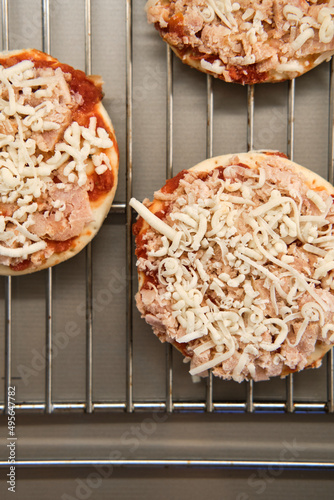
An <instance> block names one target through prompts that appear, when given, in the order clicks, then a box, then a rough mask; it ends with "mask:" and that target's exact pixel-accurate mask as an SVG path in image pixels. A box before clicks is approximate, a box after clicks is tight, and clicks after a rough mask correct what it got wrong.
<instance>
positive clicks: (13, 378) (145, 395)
mask: <svg viewBox="0 0 334 500" xmlns="http://www.w3.org/2000/svg"><path fill="white" fill-rule="evenodd" d="M1 6H2V17H1V29H2V33H1V38H2V42H3V48H4V49H6V48H8V47H10V48H12V49H16V48H20V47H29V46H35V47H36V48H40V49H43V50H45V51H46V52H50V53H51V54H52V55H54V56H55V57H58V58H59V59H61V60H62V61H64V62H67V63H69V64H71V65H73V66H76V67H78V68H81V69H83V70H86V71H87V73H98V74H102V76H103V78H104V80H105V86H104V92H105V98H104V103H105V106H106V108H107V110H108V111H109V112H110V115H111V117H112V120H113V122H114V125H115V129H116V134H117V138H118V142H119V147H120V153H121V163H120V172H119V177H120V178H119V188H118V190H117V194H116V198H115V202H114V204H113V206H112V209H111V211H110V214H109V215H108V217H107V219H106V221H105V224H104V226H103V228H102V229H101V231H100V233H99V234H98V235H97V237H96V238H95V239H94V241H93V242H92V244H91V245H89V247H88V248H87V249H86V250H85V251H84V252H82V253H81V254H80V255H78V256H77V257H75V258H74V259H72V260H70V261H68V262H66V263H63V264H61V265H60V266H58V267H56V268H54V270H52V271H51V270H49V271H42V272H40V273H37V274H35V275H31V276H27V277H22V278H21V277H20V278H16V277H15V278H12V279H11V278H1V279H0V285H1V288H0V307H1V310H2V311H3V313H1V314H2V316H1V317H2V318H3V320H2V321H1V323H0V360H1V364H0V370H1V376H2V378H3V380H4V384H2V387H1V388H0V410H1V411H2V412H3V413H4V414H5V413H6V411H7V409H8V408H7V398H6V396H5V395H6V394H7V391H8V387H9V386H11V385H15V386H16V389H17V400H16V411H17V421H18V424H17V432H18V437H19V443H20V447H18V455H17V460H18V461H17V467H18V468H20V470H22V473H21V475H20V478H22V485H24V488H25V489H24V491H25V492H26V496H18V498H34V499H35V498H45V493H42V491H44V492H45V491H49V493H48V495H50V494H52V495H53V494H54V498H63V497H62V495H64V494H68V495H72V498H73V495H74V491H75V489H73V488H74V486H73V484H76V483H75V481H77V480H78V478H81V480H85V478H86V475H85V474H87V473H86V472H85V473H83V472H82V471H81V472H80V470H81V468H85V469H86V468H87V469H88V468H89V467H91V468H92V467H93V469H92V470H93V471H96V467H98V466H99V465H105V466H109V467H111V466H120V465H122V466H137V467H138V471H140V472H138V477H142V478H143V481H144V482H145V484H146V485H149V486H148V487H154V486H152V485H153V483H151V482H150V478H149V476H148V475H147V473H146V471H147V470H149V469H150V468H151V467H156V468H155V470H154V474H158V476H159V477H160V479H161V481H162V483H161V484H162V485H163V486H161V488H163V491H162V492H161V498H170V497H171V496H172V497H173V496H174V497H177V494H178V492H179V491H183V490H182V486H181V479H182V478H181V476H180V468H181V467H184V472H183V477H189V478H190V479H191V480H192V484H193V485H196V484H198V485H199V487H198V489H196V487H193V490H192V498H193V499H194V500H197V498H202V497H203V491H204V490H203V487H202V483H201V478H203V477H204V476H203V474H204V472H201V468H204V469H205V474H206V477H211V479H212V482H213V483H212V484H215V487H214V488H213V489H212V492H211V496H212V498H218V496H217V495H218V492H219V488H220V487H223V488H224V492H225V496H226V498H233V499H234V500H235V499H238V500H245V499H248V498H258V495H259V494H258V493H257V492H256V489H255V488H254V487H252V481H251V480H250V477H252V476H251V473H249V474H248V473H246V472H242V471H240V470H239V469H240V467H241V468H242V467H244V468H252V469H254V470H255V471H256V474H259V477H262V476H261V474H262V475H263V474H267V477H269V479H270V481H269V480H266V481H265V486H266V489H265V490H264V491H263V498H269V497H271V498H276V496H275V495H276V494H277V485H279V486H280V485H281V487H282V492H285V493H284V496H286V497H287V498H289V496H288V493H286V492H287V491H288V490H287V486H286V485H287V484H288V482H289V480H292V479H293V480H294V481H297V479H300V482H298V483H296V484H298V490H295V491H294V496H293V498H297V499H298V498H313V497H314V492H315V491H316V490H315V489H314V488H316V485H318V486H317V487H318V490H319V491H322V492H323V495H324V496H323V498H329V497H328V496H326V495H327V494H328V492H329V491H331V489H330V485H332V486H333V479H332V476H326V475H321V474H326V471H328V470H329V469H333V467H334V463H333V456H334V451H333V441H334V439H333V420H332V418H333V415H332V414H333V412H334V381H333V353H332V352H331V353H329V354H328V356H327V359H325V360H324V363H323V367H322V368H320V369H319V370H309V371H305V372H303V373H300V374H297V375H295V376H292V375H291V376H289V377H287V379H286V380H272V381H270V382H264V383H257V384H254V383H252V382H250V383H247V384H246V383H244V384H240V385H239V384H235V383H234V382H224V381H219V380H216V379H215V377H213V376H212V374H211V373H210V376H209V377H208V378H207V379H206V380H201V381H200V382H198V383H193V382H192V380H191V377H190V376H189V374H188V368H187V365H185V364H184V363H183V362H182V357H181V355H180V354H179V353H178V352H177V351H174V350H173V349H172V347H171V346H170V345H168V346H163V345H161V344H160V343H159V341H158V340H157V339H156V338H155V337H154V335H153V334H152V332H151V329H150V328H149V327H148V326H147V325H146V324H145V323H144V322H143V320H141V318H140V317H139V314H138V312H137V310H136V308H135V305H134V294H135V291H136V288H137V281H136V270H135V259H134V258H133V251H134V248H133V243H134V242H133V237H132V232H131V226H132V223H133V221H134V214H133V213H132V211H131V209H130V207H129V205H128V201H129V199H130V198H131V196H132V195H134V196H136V197H137V198H139V199H142V198H144V197H152V195H153V192H154V190H156V189H158V188H159V187H161V185H163V183H164V182H165V179H166V178H170V177H171V176H172V175H175V174H176V173H177V172H179V171H180V170H181V169H183V168H189V167H191V166H193V165H194V164H195V163H197V162H199V161H201V160H203V159H204V158H205V157H210V156H213V155H218V154H225V153H230V152H238V151H242V150H247V149H253V148H255V149H261V148H269V149H279V150H282V151H283V152H286V153H287V154H288V155H289V156H290V157H291V158H294V160H295V161H297V162H298V163H301V164H304V165H305V166H306V167H309V168H311V169H312V170H315V171H316V172H317V173H319V174H320V175H322V176H327V175H328V178H329V179H330V180H331V181H332V180H333V165H334V159H333V154H334V145H333V143H334V132H333V130H334V126H333V116H334V107H333V99H334V77H333V75H334V69H333V68H334V66H333V62H332V63H330V64H326V63H325V64H323V65H321V66H320V67H319V68H317V69H315V70H314V71H312V72H310V73H309V74H307V75H305V76H303V77H301V78H299V79H297V80H296V81H292V82H289V83H288V82H286V83H282V84H277V85H259V86H255V87H254V86H249V87H247V88H244V87H241V86H238V85H229V84H225V83H223V82H220V81H217V80H215V79H214V78H212V77H210V76H206V75H203V74H200V73H199V72H196V71H194V70H192V69H190V68H188V67H186V66H184V65H182V63H181V62H180V61H179V60H178V59H176V58H175V57H174V56H173V54H172V51H171V50H170V49H169V48H166V46H165V45H164V44H163V43H162V41H161V40H160V39H159V37H158V35H157V33H156V32H155V30H154V28H153V27H152V26H148V25H147V23H146V19H145V13H144V9H143V2H133V1H131V0H126V1H125V2H116V0H113V1H111V2H106V0H96V1H95V2H92V1H91V0H85V1H82V0H74V1H73V2H71V3H67V2H66V1H65V0H33V1H32V2H29V3H28V2H23V0H15V1H13V2H8V4H7V1H5V0H2V2H1ZM8 16H9V17H8ZM310 118H312V119H310ZM86 413H87V414H88V415H86ZM48 414H50V415H48ZM1 418H2V422H1V423H2V424H3V425H2V427H1V436H2V430H4V432H5V427H6V417H5V415H3V416H2V417H1ZM152 422H153V423H154V426H155V427H154V426H153V427H154V431H152V432H151V431H149V430H147V429H149V426H148V424H149V423H151V427H152V425H153V424H152ZM146 424H147V428H146V431H145V432H144V433H143V437H142V438H139V437H136V438H135V435H134V434H133V433H134V432H135V430H138V429H141V430H142V429H143V428H144V429H145V425H146ZM153 427H152V428H153ZM4 437H5V434H4ZM131 439H132V443H133V446H132V447H131ZM135 439H137V440H138V442H139V444H138V446H137V447H135V446H134V443H135V441H134V440H135ZM295 440H296V442H297V444H298V446H299V448H298V452H296V453H295V454H294V455H293V454H292V455H291V457H289V460H284V456H283V454H282V446H283V448H284V446H285V447H287V449H291V447H292V448H293V446H294V445H295ZM282 443H283V444H282ZM284 443H285V445H284ZM286 443H287V444H286ZM284 449H285V448H284ZM284 449H283V451H284ZM110 450H116V451H117V452H118V457H117V456H115V457H110V456H109V454H110ZM0 466H2V467H3V468H4V469H5V468H6V467H7V457H6V450H5V448H4V447H1V450H0ZM158 466H167V467H169V468H171V469H172V471H173V472H171V473H168V472H162V471H160V472H157V471H158V470H159V469H157V467H158ZM26 467H27V468H29V469H30V468H31V474H32V476H30V482H29V481H28V480H27V478H28V476H27V475H25V474H27V473H25V472H24V471H25V468H26ZM94 467H95V468H94ZM194 467H195V468H196V469H197V468H198V472H197V473H195V474H194V475H191V474H192V473H191V472H187V471H188V470H189V469H191V470H192V468H194ZM216 467H220V468H222V469H233V470H234V472H233V474H234V475H233V474H232V472H231V474H232V475H231V476H230V477H231V482H230V483H229V482H228V481H227V478H226V477H225V476H224V477H221V476H219V477H218V475H217V476H216V475H215V474H216V473H215V472H214V470H215V468H216ZM275 467H278V468H279V471H281V470H282V471H283V470H290V471H293V472H291V474H294V475H291V476H288V478H287V481H286V482H285V477H286V476H284V474H283V473H282V476H280V475H279V474H278V475H277V476H274V475H273V474H272V475H271V476H270V473H271V472H270V471H272V470H274V468H275ZM68 468H69V471H68V470H67V469H68ZM210 468H213V469H210ZM300 468H304V469H307V471H309V474H311V475H312V474H313V476H312V477H306V476H303V477H299V474H300V473H299V472H298V470H299V469H300ZM42 469H43V471H42ZM49 469H50V471H49ZM56 469H57V471H58V469H59V472H55V470H56ZM46 470H47V471H49V472H47V473H46V472H44V471H46ZM51 470H52V471H53V472H51ZM182 470H183V469H182ZM258 471H262V472H258ZM44 474H45V476H43V475H44ZM125 474H128V477H129V478H130V479H131V480H130V481H129V483H127V482H126V480H125ZM187 474H189V476H187ZM268 474H269V476H268ZM42 476H43V478H44V482H43V481H42V482H41V479H40V478H41V477H42ZM113 477H114V478H116V479H117V480H118V481H119V485H120V486H115V482H113V485H112V486H111V483H109V482H108V479H109V477H108V478H107V479H105V482H104V483H103V486H101V488H100V489H99V494H101V495H103V496H101V498H109V496H108V491H109V490H108V489H106V488H107V486H104V485H108V484H109V488H110V491H111V489H112V491H113V492H114V493H115V495H118V496H117V498H118V497H119V498H123V497H124V498H133V496H131V495H135V497H136V498H151V497H152V498H155V497H154V495H153V494H152V496H149V497H148V496H146V494H145V493H144V490H143V489H142V490H141V489H140V488H141V486H140V485H138V482H137V479H138V477H137V476H136V473H135V472H133V471H132V470H131V468H129V469H128V472H126V473H125V472H124V471H122V470H121V469H117V472H116V469H115V472H114V473H113ZM20 478H19V479H18V484H20ZM122 478H123V479H124V481H123V479H122ZM239 480H240V481H241V483H240V484H243V487H242V488H241V486H240V487H239V486H236V485H238V484H239ZM262 480H263V478H262ZM271 480H273V482H271ZM320 480H325V482H323V483H321V486H319V484H320V483H319V481H320ZM38 481H40V482H38ZM53 481H56V482H53ZM173 481H174V482H175V483H174V482H173ZM221 481H222V482H223V483H222V482H221ZM308 481H311V483H312V487H311V488H310V487H309V485H308V484H309V483H308ZM317 481H318V482H317ZM290 482H291V481H290ZM116 484H118V483H117V481H116ZM159 484H160V483H159ZM174 484H175V486H174ZM222 484H223V485H224V486H222ZM33 485H34V486H33ZM36 485H37V490H36V488H35V486H36ZM43 485H44V486H43ZM51 485H54V486H53V488H54V490H52V491H53V493H50V490H49V489H47V488H48V487H50V486H51ZM132 485H136V488H139V489H138V490H136V491H142V493H141V494H142V496H138V495H137V496H136V494H135V493H133V492H134V491H135V490H131V488H134V486H132ZM218 485H220V486H219V487H218ZM275 485H276V486H275ZM274 486H275V488H274ZM39 487H40V488H41V493H40V496H38V495H39V492H38V488H39ZM45 488H46V489H45ZM252 488H253V489H252ZM312 488H313V489H312ZM319 488H320V489H319ZM0 491H2V490H1V486H0ZM22 491H23V490H21V493H20V494H21V495H22ZM131 491H132V493H131ZM152 491H154V490H152ZM167 492H169V493H168V494H169V497H167ZM270 492H271V493H270ZM185 494H186V493H185ZM261 494H262V493H261ZM269 494H270V495H271V496H266V495H269ZM43 495H44V496H43ZM307 495H309V496H307ZM79 497H80V496H76V498H79ZM320 497H321V495H320ZM1 498H2V496H1ZM50 498H51V497H50ZM52 498H53V497H52ZM65 498H66V496H65ZM70 498H71V496H70ZM87 498H88V497H87ZM94 498H95V497H94ZM96 498H97V497H96ZM98 498H100V496H99V497H98ZM224 498H225V497H224ZM277 498H278V496H277ZM67 500H68V499H67Z"/></svg>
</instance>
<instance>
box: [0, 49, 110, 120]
mask: <svg viewBox="0 0 334 500" xmlns="http://www.w3.org/2000/svg"><path fill="white" fill-rule="evenodd" d="M39 57H40V59H39ZM26 60H33V61H34V65H35V68H52V69H56V68H61V70H62V71H63V72H64V73H70V74H71V77H72V78H71V80H70V81H69V82H68V84H69V86H70V88H71V90H72V91H73V92H75V93H79V94H80V95H81V96H82V98H83V104H82V105H81V106H79V108H78V109H77V111H76V113H77V114H82V113H85V114H86V113H89V112H90V111H92V110H93V108H94V106H95V104H97V103H98V102H100V101H101V99H102V87H101V85H96V84H94V83H93V82H92V81H91V80H90V79H89V78H87V76H86V75H85V73H84V72H83V71H81V70H79V69H74V68H72V67H71V66H69V65H68V64H63V63H60V62H58V61H52V60H51V61H48V60H47V59H45V55H44V54H43V53H42V52H41V53H40V54H39V53H38V52H37V53H36V52H34V53H33V54H31V55H30V54H29V53H28V52H27V53H25V52H23V53H22V54H19V55H14V56H11V57H8V58H1V59H0V64H2V66H4V67H5V68H9V67H11V66H14V64H18V63H19V62H21V61H26Z"/></svg>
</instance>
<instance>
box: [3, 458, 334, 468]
mask: <svg viewBox="0 0 334 500" xmlns="http://www.w3.org/2000/svg"><path fill="white" fill-rule="evenodd" d="M103 465H104V466H107V465H109V466H113V467H147V466H148V467H219V468H224V469H235V468H244V469H256V468H260V467H261V468H271V469H272V468H276V469H279V470H282V469H284V470H294V469H307V470H315V469H324V468H325V469H328V470H331V469H334V462H307V461H302V460H295V461H277V460H185V459H179V460H145V459H139V460H132V459H128V460H18V461H17V462H15V466H16V467H22V468H23V467H27V468H33V467H45V468H46V467H97V466H103ZM0 467H1V468H2V467H8V462H6V461H0Z"/></svg>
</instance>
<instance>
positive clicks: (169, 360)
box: [166, 45, 173, 413]
mask: <svg viewBox="0 0 334 500" xmlns="http://www.w3.org/2000/svg"><path fill="white" fill-rule="evenodd" d="M166 60H167V101H166V102H167V109H166V117H167V122H166V123H167V129H166V179H170V178H171V177H173V53H172V50H171V49H170V47H169V45H167V59H166ZM166 410H167V412H168V413H171V412H172V411H173V346H172V345H171V344H168V343H167V344H166Z"/></svg>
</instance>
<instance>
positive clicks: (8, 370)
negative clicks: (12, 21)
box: [1, 0, 12, 413]
mask: <svg viewBox="0 0 334 500" xmlns="http://www.w3.org/2000/svg"><path fill="white" fill-rule="evenodd" d="M1 7H2V11H1V25H2V49H3V50H8V49H9V34H8V2H7V0H2V3H1ZM11 385H12V277H11V276H8V277H7V278H6V279H5V408H4V409H5V413H8V397H7V394H8V390H9V387H11Z"/></svg>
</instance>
